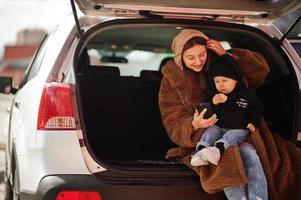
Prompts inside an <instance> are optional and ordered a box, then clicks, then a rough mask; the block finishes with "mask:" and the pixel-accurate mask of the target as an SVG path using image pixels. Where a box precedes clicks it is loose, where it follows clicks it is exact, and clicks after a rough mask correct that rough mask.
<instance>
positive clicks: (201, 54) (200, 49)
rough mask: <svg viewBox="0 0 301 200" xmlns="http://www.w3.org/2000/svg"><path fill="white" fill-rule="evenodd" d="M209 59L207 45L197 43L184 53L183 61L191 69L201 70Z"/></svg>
mask: <svg viewBox="0 0 301 200" xmlns="http://www.w3.org/2000/svg"><path fill="white" fill-rule="evenodd" d="M206 60H207V50H206V46H204V45H200V44H196V45H194V46H193V47H191V48H190V49H187V50H186V51H184V53H183V61H184V63H185V65H186V67H188V68H189V69H191V70H193V71H196V72H200V71H201V70H202V69H203V66H204V64H205V62H206Z"/></svg>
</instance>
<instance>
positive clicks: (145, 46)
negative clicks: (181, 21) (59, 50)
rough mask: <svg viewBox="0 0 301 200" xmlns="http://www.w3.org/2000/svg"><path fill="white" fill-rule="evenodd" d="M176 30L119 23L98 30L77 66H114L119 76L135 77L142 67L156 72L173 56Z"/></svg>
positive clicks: (223, 41)
mask: <svg viewBox="0 0 301 200" xmlns="http://www.w3.org/2000/svg"><path fill="white" fill-rule="evenodd" d="M178 31H179V30H177V29H175V28H174V26H166V27H163V26H162V27H150V26H145V27H143V28H141V26H136V27H135V26H132V27H122V26H121V27H116V28H111V29H107V30H105V31H101V32H99V33H97V34H96V35H95V36H94V37H93V38H92V39H91V40H90V41H89V43H87V45H86V46H85V49H84V50H83V53H82V54H81V56H80V61H79V65H81V66H80V68H81V69H83V70H85V68H86V69H87V70H88V71H89V70H90V71H96V68H97V67H98V68H101V67H111V68H118V71H119V73H120V74H119V75H120V76H135V77H139V76H140V75H141V72H142V71H145V70H148V71H159V70H160V69H161V67H162V65H163V64H164V63H166V62H167V61H168V60H170V59H171V58H173V56H174V55H173V53H172V51H171V43H172V35H176V34H177V32H178ZM116 33H118V34H119V35H116ZM158 33H160V34H158ZM221 44H222V45H223V46H224V48H225V49H230V48H231V44H230V42H229V41H227V40H221ZM83 65H85V66H83ZM89 68H90V69H89ZM92 68H93V70H92ZM94 69H95V70H94Z"/></svg>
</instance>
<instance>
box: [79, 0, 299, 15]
mask: <svg viewBox="0 0 301 200" xmlns="http://www.w3.org/2000/svg"><path fill="white" fill-rule="evenodd" d="M75 1H76V2H77V4H78V6H79V8H80V10H81V11H82V12H83V13H85V14H86V15H93V16H100V15H101V16H104V15H106V16H129V15H134V14H136V15H137V14H138V15H139V14H140V12H141V11H148V12H151V13H152V14H153V15H161V16H174V17H176V16H178V17H179V16H183V15H188V16H191V15H196V16H202V15H205V16H208V15H209V16H215V17H216V16H232V17H233V16H235V17H239V18H265V19H266V20H273V19H276V18H279V17H280V16H282V15H284V14H285V13H287V12H289V11H292V10H294V9H296V8H297V7H298V6H299V5H300V2H301V1H300V0H210V1H208V0H186V1H183V0H174V1H170V0H148V1H141V0H75ZM140 15H141V14H140Z"/></svg>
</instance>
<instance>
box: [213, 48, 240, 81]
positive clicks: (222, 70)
mask: <svg viewBox="0 0 301 200" xmlns="http://www.w3.org/2000/svg"><path fill="white" fill-rule="evenodd" d="M209 76H210V79H211V80H213V78H214V77H215V76H224V77H227V78H231V79H234V80H237V81H240V79H241V76H240V72H239V67H238V63H237V62H236V60H235V59H234V58H233V57H232V56H230V55H228V54H225V55H222V56H220V57H218V58H217V59H215V60H214V61H213V62H212V64H211V65H210V67H209Z"/></svg>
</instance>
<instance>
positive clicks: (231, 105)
mask: <svg viewBox="0 0 301 200" xmlns="http://www.w3.org/2000/svg"><path fill="white" fill-rule="evenodd" d="M208 99H209V100H210V103H211V104H212V109H213V111H214V112H215V114H216V115H217V118H218V121H217V122H216V124H215V125H213V126H211V127H209V128H207V129H206V130H205V132H204V134H203V135H202V137H201V139H200V141H199V142H198V144H197V147H196V150H197V152H196V153H195V154H194V155H192V159H191V165H192V166H200V165H208V164H209V163H212V164H214V165H217V164H218V162H219V159H220V156H221V154H222V153H223V152H224V150H225V149H227V148H229V147H230V146H234V145H240V144H241V143H243V142H244V141H245V139H246V137H247V135H248V133H249V132H254V131H255V130H256V127H257V126H258V123H259V121H260V118H261V117H262V104H261V103H260V101H259V99H258V98H257V97H256V96H255V94H254V91H253V90H251V89H250V88H247V87H246V86H245V85H244V84H243V83H242V78H241V74H240V72H239V66H238V63H237V62H236V61H235V59H234V58H233V57H232V56H230V55H227V54H226V55H223V56H220V57H219V58H217V59H216V60H215V61H213V63H212V64H211V65H210V68H209V93H208Z"/></svg>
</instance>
